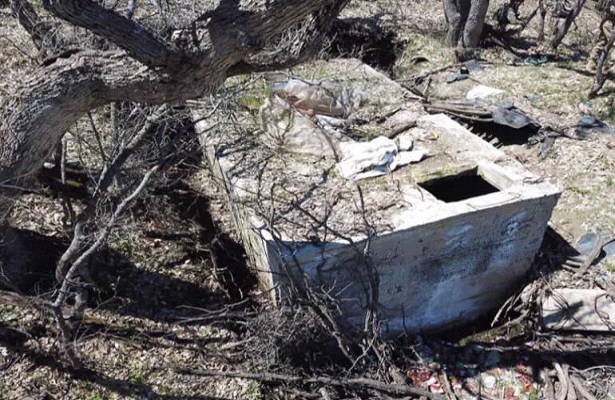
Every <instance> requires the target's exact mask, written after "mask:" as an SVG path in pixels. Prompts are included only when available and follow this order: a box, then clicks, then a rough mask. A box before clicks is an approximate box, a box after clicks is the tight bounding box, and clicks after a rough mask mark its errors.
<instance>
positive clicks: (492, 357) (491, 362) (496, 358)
mask: <svg viewBox="0 0 615 400" xmlns="http://www.w3.org/2000/svg"><path fill="white" fill-rule="evenodd" d="M500 361H501V356H500V352H499V351H490V352H489V353H487V357H486V358H485V367H486V368H491V367H493V366H495V365H497V364H499V363H500Z"/></svg>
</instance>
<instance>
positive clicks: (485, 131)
mask: <svg viewBox="0 0 615 400" xmlns="http://www.w3.org/2000/svg"><path fill="white" fill-rule="evenodd" d="M468 129H469V130H470V131H471V132H472V133H473V134H475V135H477V136H479V137H480V138H482V139H483V140H485V141H487V142H489V143H491V144H492V145H493V146H494V147H502V146H510V145H515V144H517V145H520V144H526V143H527V142H528V141H529V140H530V138H531V137H532V136H534V135H536V134H537V133H538V128H537V127H536V126H533V125H528V126H526V127H524V128H520V129H515V128H511V127H510V126H505V125H497V124H494V123H493V122H481V121H473V122H470V123H469V124H468Z"/></svg>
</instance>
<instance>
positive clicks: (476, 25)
mask: <svg viewBox="0 0 615 400" xmlns="http://www.w3.org/2000/svg"><path fill="white" fill-rule="evenodd" d="M488 8H489V0H444V14H445V17H446V22H447V25H448V31H447V34H446V39H445V44H446V45H447V46H448V47H456V48H459V49H473V48H476V47H478V43H479V41H480V35H481V33H482V31H483V24H484V22H485V16H486V15H487V9H488Z"/></svg>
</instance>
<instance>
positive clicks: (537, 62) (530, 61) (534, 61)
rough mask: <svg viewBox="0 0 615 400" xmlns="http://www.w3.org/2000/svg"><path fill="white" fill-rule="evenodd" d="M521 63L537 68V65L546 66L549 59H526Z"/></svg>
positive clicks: (544, 57) (543, 57)
mask: <svg viewBox="0 0 615 400" xmlns="http://www.w3.org/2000/svg"><path fill="white" fill-rule="evenodd" d="M523 62H524V63H526V64H530V65H534V66H538V65H542V64H546V63H547V62H549V58H548V57H547V56H541V57H526V58H524V59H523Z"/></svg>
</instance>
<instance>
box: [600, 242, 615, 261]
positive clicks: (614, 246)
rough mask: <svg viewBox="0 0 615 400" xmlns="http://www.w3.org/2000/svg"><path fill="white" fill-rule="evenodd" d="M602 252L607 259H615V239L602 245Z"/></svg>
mask: <svg viewBox="0 0 615 400" xmlns="http://www.w3.org/2000/svg"><path fill="white" fill-rule="evenodd" d="M602 252H603V253H604V259H605V260H609V261H611V260H614V261H615V239H612V240H611V241H610V242H609V243H607V244H605V245H604V246H602Z"/></svg>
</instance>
